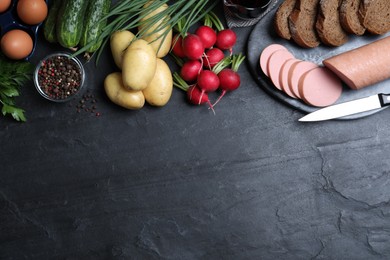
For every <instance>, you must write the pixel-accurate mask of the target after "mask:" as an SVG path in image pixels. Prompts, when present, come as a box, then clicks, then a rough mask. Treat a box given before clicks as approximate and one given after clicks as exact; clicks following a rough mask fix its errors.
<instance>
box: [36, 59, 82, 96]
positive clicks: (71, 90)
mask: <svg viewBox="0 0 390 260" xmlns="http://www.w3.org/2000/svg"><path fill="white" fill-rule="evenodd" d="M81 83H82V72H81V70H80V67H79V65H78V64H77V63H76V62H75V61H74V60H72V59H70V58H68V57H66V56H61V55H60V56H52V57H49V58H48V59H46V60H45V61H43V62H42V63H41V66H40V68H39V70H38V84H39V86H40V88H41V90H42V91H43V92H44V93H45V94H46V95H47V96H48V97H49V98H51V99H55V100H61V99H66V98H68V97H70V96H73V95H75V94H76V93H77V92H78V90H79V89H80V87H81Z"/></svg>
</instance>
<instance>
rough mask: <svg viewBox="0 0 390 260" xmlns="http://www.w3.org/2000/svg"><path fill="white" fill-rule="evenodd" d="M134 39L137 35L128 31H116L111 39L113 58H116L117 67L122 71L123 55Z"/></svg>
mask: <svg viewBox="0 0 390 260" xmlns="http://www.w3.org/2000/svg"><path fill="white" fill-rule="evenodd" d="M134 37H135V35H134V34H133V33H132V32H130V31H128V30H122V31H116V32H114V33H113V34H112V35H111V37H110V47H111V53H112V57H113V58H114V62H115V64H116V66H117V67H118V68H120V69H122V57H123V53H124V51H125V50H126V48H127V47H128V46H129V45H130V43H131V41H132V40H133V39H134Z"/></svg>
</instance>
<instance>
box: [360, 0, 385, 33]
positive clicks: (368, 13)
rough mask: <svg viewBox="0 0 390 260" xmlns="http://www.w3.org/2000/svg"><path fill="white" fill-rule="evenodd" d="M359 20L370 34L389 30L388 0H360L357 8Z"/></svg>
mask: <svg viewBox="0 0 390 260" xmlns="http://www.w3.org/2000/svg"><path fill="white" fill-rule="evenodd" d="M359 15H360V22H361V23H362V24H363V26H364V27H365V28H366V30H367V31H368V32H370V33H372V34H384V33H386V32H388V31H390V1H389V0H362V2H361V3H360V8H359Z"/></svg>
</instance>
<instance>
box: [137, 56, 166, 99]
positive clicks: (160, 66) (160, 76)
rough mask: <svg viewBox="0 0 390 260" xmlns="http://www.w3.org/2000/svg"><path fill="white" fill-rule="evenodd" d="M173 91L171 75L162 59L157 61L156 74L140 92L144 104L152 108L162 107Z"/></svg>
mask: <svg viewBox="0 0 390 260" xmlns="http://www.w3.org/2000/svg"><path fill="white" fill-rule="evenodd" d="M172 90H173V80H172V73H171V70H170V69H169V67H168V64H166V63H165V61H164V60H162V59H159V58H158V59H157V67H156V73H155V74H154V77H153V79H152V81H151V82H150V84H149V86H148V87H147V88H146V89H144V90H142V92H143V94H144V96H145V100H146V102H148V103H149V104H150V105H152V106H164V105H165V104H167V103H168V101H169V99H170V98H171V95H172Z"/></svg>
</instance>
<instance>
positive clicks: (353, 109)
mask: <svg viewBox="0 0 390 260" xmlns="http://www.w3.org/2000/svg"><path fill="white" fill-rule="evenodd" d="M388 105H390V94H383V93H379V94H376V95H372V96H368V97H364V98H360V99H356V100H352V101H348V102H344V103H340V104H336V105H332V106H328V107H325V108H321V109H319V110H316V111H314V112H312V113H310V114H307V115H306V116H304V117H302V118H300V119H299V121H300V122H313V121H324V120H330V119H335V118H340V117H344V116H349V115H353V114H357V113H362V112H366V111H370V110H374V109H379V108H382V107H385V106H388Z"/></svg>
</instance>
